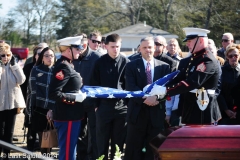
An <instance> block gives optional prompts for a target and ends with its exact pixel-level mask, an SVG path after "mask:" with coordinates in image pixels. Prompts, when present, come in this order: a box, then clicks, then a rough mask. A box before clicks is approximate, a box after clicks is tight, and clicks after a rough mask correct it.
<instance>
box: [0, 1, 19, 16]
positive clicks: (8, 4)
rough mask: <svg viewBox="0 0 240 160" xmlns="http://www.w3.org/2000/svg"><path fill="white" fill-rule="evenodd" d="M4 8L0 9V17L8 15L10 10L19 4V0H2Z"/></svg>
mask: <svg viewBox="0 0 240 160" xmlns="http://www.w3.org/2000/svg"><path fill="white" fill-rule="evenodd" d="M0 4H2V8H1V9H0V17H4V16H6V15H7V13H8V11H9V10H10V9H11V8H13V7H15V6H16V5H17V0H0Z"/></svg>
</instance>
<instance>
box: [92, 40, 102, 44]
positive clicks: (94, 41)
mask: <svg viewBox="0 0 240 160" xmlns="http://www.w3.org/2000/svg"><path fill="white" fill-rule="evenodd" d="M91 40H92V43H98V44H101V42H100V41H96V40H93V39H91Z"/></svg>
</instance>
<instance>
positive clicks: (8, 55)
mask: <svg viewBox="0 0 240 160" xmlns="http://www.w3.org/2000/svg"><path fill="white" fill-rule="evenodd" d="M6 56H7V57H10V56H11V54H2V55H1V57H6Z"/></svg>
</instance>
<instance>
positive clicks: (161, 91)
mask: <svg viewBox="0 0 240 160" xmlns="http://www.w3.org/2000/svg"><path fill="white" fill-rule="evenodd" d="M166 93H167V90H166V87H163V86H159V85H156V84H155V85H154V86H153V88H152V90H151V92H150V93H149V94H150V95H152V96H153V95H159V96H160V97H164V96H165V95H166Z"/></svg>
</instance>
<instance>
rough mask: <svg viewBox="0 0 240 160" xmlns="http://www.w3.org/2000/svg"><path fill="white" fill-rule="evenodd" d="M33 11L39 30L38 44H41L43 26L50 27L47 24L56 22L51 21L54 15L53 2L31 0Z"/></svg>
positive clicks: (52, 0)
mask: <svg viewBox="0 0 240 160" xmlns="http://www.w3.org/2000/svg"><path fill="white" fill-rule="evenodd" d="M31 2H32V4H33V6H34V9H35V11H36V13H37V15H38V22H39V30H40V39H39V40H40V42H43V30H44V26H45V27H46V26H51V25H49V24H47V23H54V22H56V21H55V20H53V18H54V15H53V14H54V13H55V7H54V4H55V1H54V0H31Z"/></svg>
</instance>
